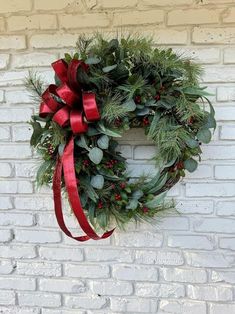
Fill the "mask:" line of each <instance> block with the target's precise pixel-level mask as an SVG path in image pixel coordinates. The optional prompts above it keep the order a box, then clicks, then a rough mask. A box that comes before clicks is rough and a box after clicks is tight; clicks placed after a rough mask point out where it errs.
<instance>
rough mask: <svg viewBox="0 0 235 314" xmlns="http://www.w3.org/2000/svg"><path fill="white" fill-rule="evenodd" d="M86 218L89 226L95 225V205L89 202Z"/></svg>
mask: <svg viewBox="0 0 235 314" xmlns="http://www.w3.org/2000/svg"><path fill="white" fill-rule="evenodd" d="M88 217H89V220H90V222H91V224H92V225H93V226H94V225H95V204H94V203H93V202H90V204H89V208H88Z"/></svg>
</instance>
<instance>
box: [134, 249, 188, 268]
mask: <svg viewBox="0 0 235 314" xmlns="http://www.w3.org/2000/svg"><path fill="white" fill-rule="evenodd" d="M135 261H136V263H139V264H156V265H164V266H165V265H182V264H184V258H183V256H182V253H181V252H174V251H172V252H171V251H157V252H155V251H142V250H141V251H137V252H136V258H135Z"/></svg>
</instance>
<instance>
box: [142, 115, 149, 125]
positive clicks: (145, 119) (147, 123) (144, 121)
mask: <svg viewBox="0 0 235 314" xmlns="http://www.w3.org/2000/svg"><path fill="white" fill-rule="evenodd" d="M143 124H144V125H145V126H146V125H149V124H150V122H149V118H148V117H144V118H143Z"/></svg>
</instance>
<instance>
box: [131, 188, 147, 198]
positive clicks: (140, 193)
mask: <svg viewBox="0 0 235 314" xmlns="http://www.w3.org/2000/svg"><path fill="white" fill-rule="evenodd" d="M143 195H144V192H143V191H142V190H136V191H134V192H133V194H132V196H131V197H132V198H133V199H136V200H139V199H140V198H141V197H142V196H143Z"/></svg>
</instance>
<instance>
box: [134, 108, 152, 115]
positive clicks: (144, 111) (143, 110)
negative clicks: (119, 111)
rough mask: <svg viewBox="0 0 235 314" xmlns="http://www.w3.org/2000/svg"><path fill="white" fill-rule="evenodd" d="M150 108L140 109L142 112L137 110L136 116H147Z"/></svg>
mask: <svg viewBox="0 0 235 314" xmlns="http://www.w3.org/2000/svg"><path fill="white" fill-rule="evenodd" d="M149 111H150V110H149V108H146V107H145V108H143V109H140V110H137V111H136V115H137V116H145V115H146V114H149Z"/></svg>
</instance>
